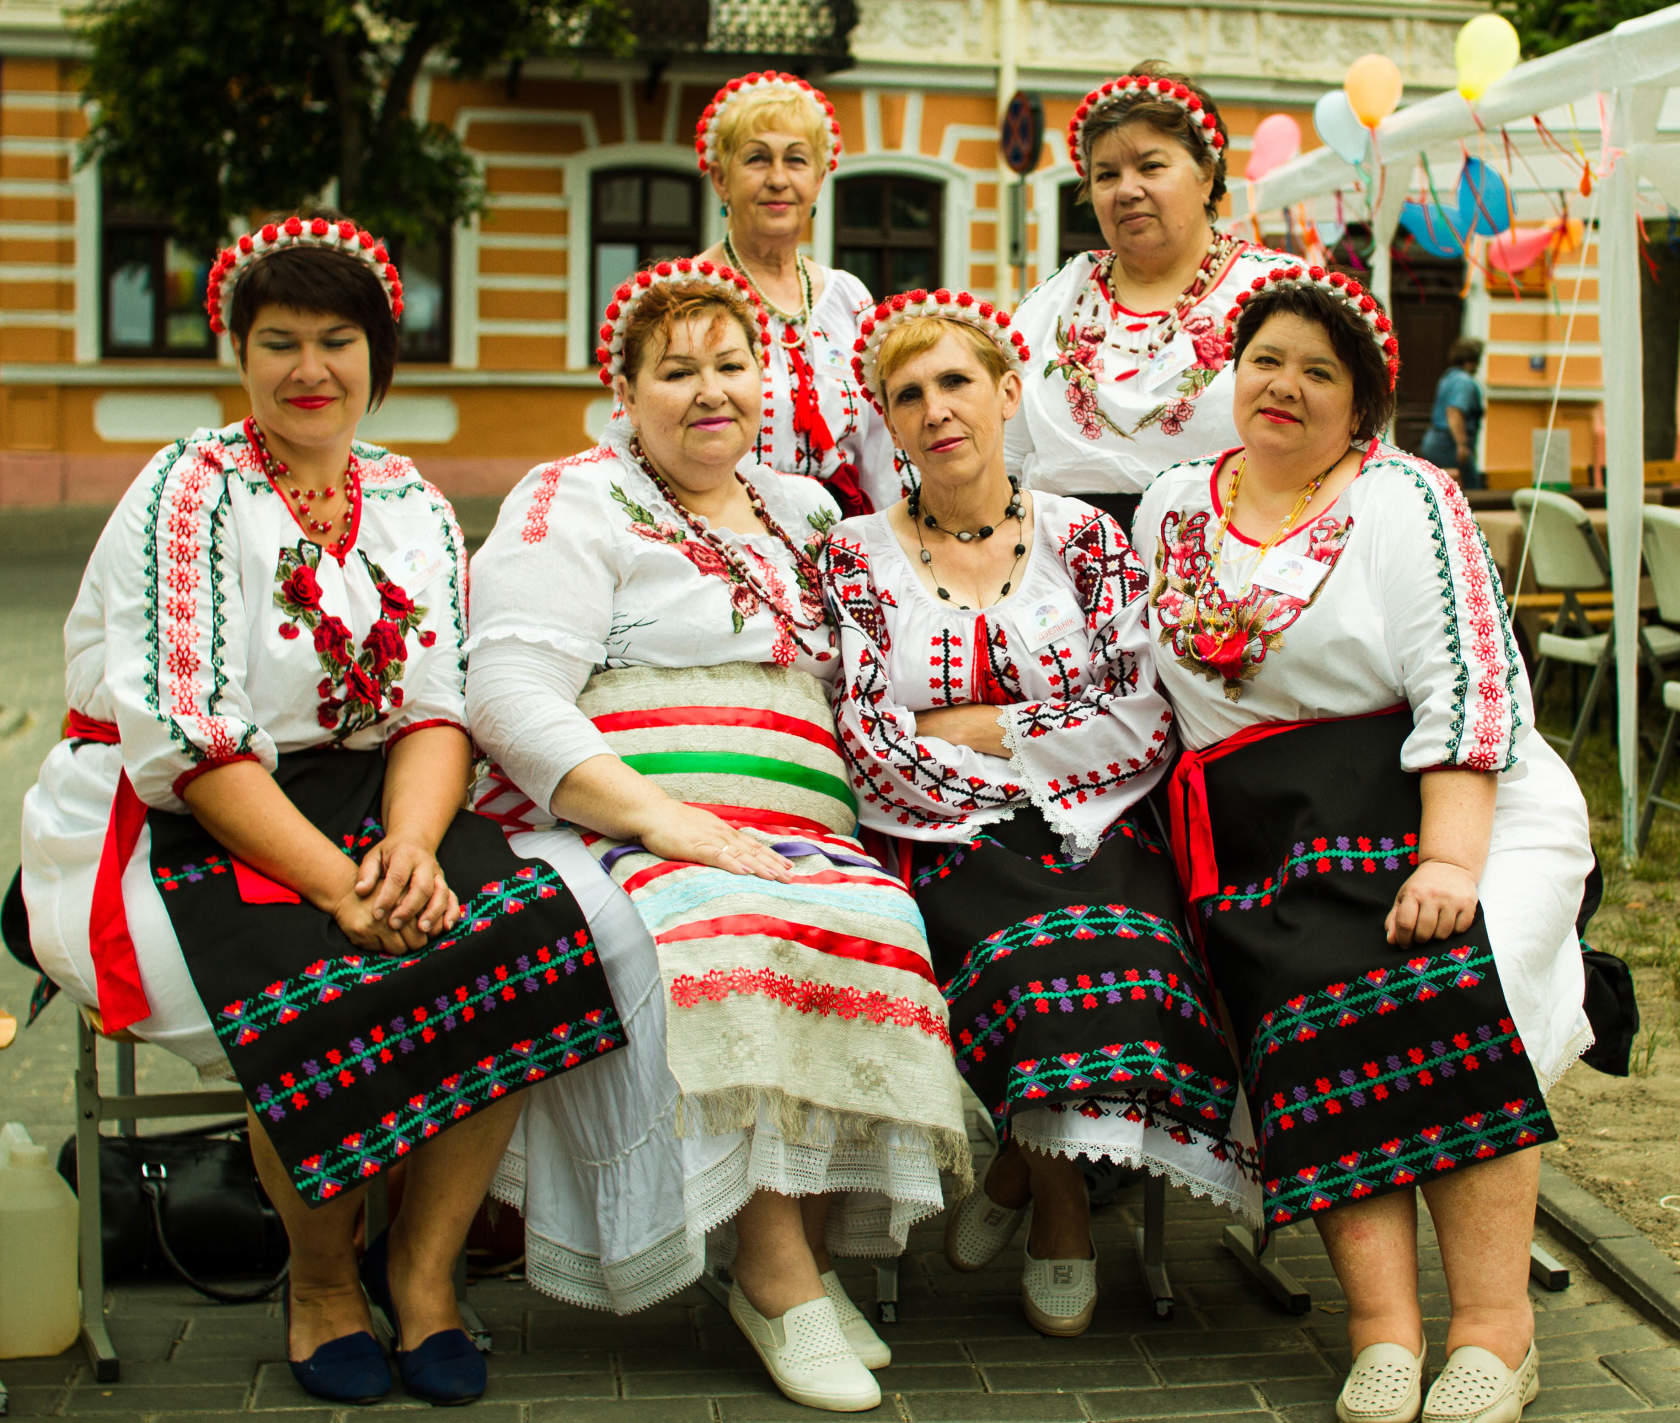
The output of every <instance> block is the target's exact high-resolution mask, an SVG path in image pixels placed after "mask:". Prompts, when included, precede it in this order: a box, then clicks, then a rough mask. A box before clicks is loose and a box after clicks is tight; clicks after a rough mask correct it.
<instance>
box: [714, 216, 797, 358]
mask: <svg viewBox="0 0 1680 1423" xmlns="http://www.w3.org/2000/svg"><path fill="white" fill-rule="evenodd" d="M723 255H724V259H725V260H726V261H727V262H728V263H729V265H730V266H731V267H733V268H734V269H735V270H736V271H737V272H739V273H740V274H741V275H742V276H743V277H745V278H746V279H747V281H748V282H750V283H751V284H752V289H753V290H754V291H755V292H757V293H758V299H759V300H760V301H761V302H763V303H764V309H765V310H766V311H768V312H769V313H770V314H771V315H772V316H774V317H776V318H777V319H778V320H780V321H781V322H782V323H783V324H784V325H787V326H798V327H799V328H800V329H801V334H800V336H799V339H798V340H797V341H794V342H793V343H792V344H793V345H795V346H797V345H799V344H801V342H803V341H804V339H805V337H804V334H803V330H804V326H805V323H806V322H808V321H809V320H810V319H811V273H810V271H809V269H808V268H807V267H806V266H805V258H804V256H803V255H801V254H800V253H798V252H795V253H794V254H793V260H794V265H795V266H796V267H797V268H798V269H799V310H798V311H783V310H782V309H781V307H779V306H777V305H776V303H775V302H773V301H771V300H770V298H769V297H768V296H766V295H765V294H764V288H763V287H761V286H759V284H758V279H757V278H756V277H754V276H753V274H752V272H751V270H750V269H749V268H748V267H747V264H746V263H745V262H744V261H743V260H742V259H741V254H740V253H739V252H737V251H736V250H735V244H734V242H733V241H732V240H731V239H730V236H729V234H728V233H727V232H726V233H724V234H723ZM783 344H784V345H786V344H788V342H787V341H786V338H785V337H784V339H783Z"/></svg>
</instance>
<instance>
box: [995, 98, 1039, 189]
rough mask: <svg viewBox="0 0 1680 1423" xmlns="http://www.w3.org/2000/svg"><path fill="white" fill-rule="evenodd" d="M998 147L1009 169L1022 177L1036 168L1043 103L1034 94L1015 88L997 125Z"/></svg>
mask: <svg viewBox="0 0 1680 1423" xmlns="http://www.w3.org/2000/svg"><path fill="white" fill-rule="evenodd" d="M998 147H999V148H1001V149H1002V150H1003V161H1004V162H1005V163H1007V164H1008V165H1009V167H1010V170H1011V171H1012V172H1016V173H1020V174H1021V175H1022V176H1025V175H1026V174H1028V173H1030V172H1032V171H1033V169H1034V168H1036V167H1038V160H1039V158H1040V157H1042V156H1043V153H1044V105H1043V104H1041V103H1039V101H1038V95H1036V94H1029V93H1027V91H1026V90H1025V89H1019V90H1017V91H1016V93H1015V97H1014V98H1013V99H1011V100H1010V101H1009V107H1008V108H1007V109H1005V110H1004V111H1003V122H1002V123H1001V124H1000V125H999V126H998Z"/></svg>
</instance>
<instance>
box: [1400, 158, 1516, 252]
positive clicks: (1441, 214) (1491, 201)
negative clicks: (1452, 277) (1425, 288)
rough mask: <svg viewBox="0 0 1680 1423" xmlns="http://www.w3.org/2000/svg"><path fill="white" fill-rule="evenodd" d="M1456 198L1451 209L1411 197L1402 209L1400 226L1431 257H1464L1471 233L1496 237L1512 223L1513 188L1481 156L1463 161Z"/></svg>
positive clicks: (1454, 195)
mask: <svg viewBox="0 0 1680 1423" xmlns="http://www.w3.org/2000/svg"><path fill="white" fill-rule="evenodd" d="M1453 197H1454V199H1455V201H1454V205H1453V207H1452V209H1451V210H1450V211H1444V210H1443V209H1442V208H1441V207H1438V206H1437V205H1436V204H1435V203H1433V202H1419V201H1418V200H1416V199H1415V198H1408V199H1407V200H1406V202H1405V205H1404V206H1403V207H1402V208H1401V209H1400V225H1401V226H1402V227H1403V228H1405V229H1406V231H1407V232H1409V233H1411V235H1412V238H1413V240H1414V241H1416V243H1417V245H1418V246H1419V247H1421V248H1423V250H1424V251H1425V252H1427V253H1429V255H1430V256H1432V257H1462V256H1463V255H1464V239H1465V238H1466V237H1468V236H1470V234H1471V233H1476V232H1479V233H1481V234H1483V235H1484V236H1486V237H1497V236H1498V235H1499V234H1500V233H1501V232H1504V231H1505V230H1506V229H1507V228H1509V227H1510V226H1511V223H1512V221H1513V219H1514V216H1515V214H1514V213H1513V212H1512V210H1511V190H1510V189H1509V188H1508V187H1507V186H1506V184H1505V180H1504V179H1503V178H1501V177H1500V176H1499V174H1498V173H1496V172H1495V171H1494V170H1493V169H1492V168H1489V167H1488V166H1487V164H1485V163H1484V162H1482V160H1481V159H1480V158H1466V159H1465V160H1464V170H1463V171H1462V172H1461V173H1460V174H1459V175H1458V189H1457V191H1456V192H1455V193H1454V194H1453Z"/></svg>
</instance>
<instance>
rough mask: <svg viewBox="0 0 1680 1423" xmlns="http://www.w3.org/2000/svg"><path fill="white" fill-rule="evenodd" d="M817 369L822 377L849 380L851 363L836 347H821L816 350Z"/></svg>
mask: <svg viewBox="0 0 1680 1423" xmlns="http://www.w3.org/2000/svg"><path fill="white" fill-rule="evenodd" d="M817 369H818V370H820V371H821V372H822V373H823V374H824V375H831V376H839V377H841V378H842V379H849V378H850V377H851V374H852V363H851V362H850V361H849V360H847V359H846V355H845V353H844V352H843V351H841V349H840V348H839V347H838V346H822V347H819V348H818V350H817Z"/></svg>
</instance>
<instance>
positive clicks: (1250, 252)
mask: <svg viewBox="0 0 1680 1423" xmlns="http://www.w3.org/2000/svg"><path fill="white" fill-rule="evenodd" d="M1108 256H1109V254H1108V253H1107V252H1081V253H1079V254H1078V255H1077V256H1075V257H1071V258H1069V259H1068V261H1067V262H1065V263H1064V264H1063V266H1062V268H1061V270H1060V271H1058V272H1057V273H1056V274H1055V275H1054V276H1052V277H1049V278H1048V279H1046V280H1045V281H1043V282H1041V283H1040V284H1039V285H1038V286H1036V287H1035V288H1033V290H1032V291H1030V292H1028V293H1027V295H1026V297H1025V299H1024V300H1023V301H1022V302H1021V305H1020V308H1019V309H1018V310H1017V311H1016V313H1015V329H1016V330H1018V331H1020V332H1022V333H1023V334H1025V336H1026V338H1027V342H1028V344H1029V345H1030V346H1031V348H1032V360H1031V361H1029V362H1028V370H1027V379H1026V381H1025V389H1024V391H1023V398H1022V401H1021V410H1020V413H1019V414H1018V415H1017V416H1016V418H1015V419H1013V420H1011V421H1010V422H1009V424H1008V425H1007V426H1005V427H1004V460H1005V463H1006V464H1007V466H1008V468H1009V472H1010V473H1011V474H1014V475H1017V476H1019V477H1020V479H1021V481H1022V483H1023V484H1026V485H1028V486H1029V487H1031V488H1033V489H1047V490H1051V491H1053V492H1055V493H1058V494H1074V495H1078V494H1109V493H1114V494H1136V493H1138V492H1140V491H1141V490H1143V489H1146V488H1148V486H1149V482H1150V481H1151V480H1152V479H1154V478H1155V476H1156V475H1157V474H1159V473H1160V472H1161V471H1162V470H1163V469H1165V468H1166V467H1167V466H1168V465H1171V464H1176V463H1178V462H1179V461H1180V460H1183V459H1194V458H1196V457H1197V456H1200V455H1204V454H1211V453H1212V452H1214V451H1215V450H1222V449H1226V448H1228V447H1229V446H1231V445H1234V444H1236V443H1237V432H1236V426H1235V424H1234V423H1233V421H1232V418H1231V399H1232V388H1233V381H1234V376H1233V374H1232V372H1231V370H1230V369H1229V363H1228V362H1227V361H1226V359H1225V340H1224V336H1225V318H1226V315H1227V314H1228V313H1229V312H1230V310H1231V308H1232V307H1233V306H1234V305H1235V304H1236V300H1237V293H1238V292H1240V291H1243V290H1246V289H1247V287H1248V286H1249V284H1250V283H1251V282H1252V281H1253V280H1254V278H1255V277H1257V276H1261V275H1263V274H1264V273H1266V272H1268V271H1270V270H1271V269H1272V268H1273V267H1275V266H1278V265H1281V264H1284V263H1288V262H1291V261H1293V260H1294V259H1293V258H1291V257H1289V256H1288V255H1286V254H1285V253H1281V252H1273V251H1272V250H1271V249H1270V248H1266V247H1256V246H1253V245H1248V244H1245V245H1244V246H1243V248H1242V249H1241V250H1240V251H1239V252H1238V253H1237V255H1236V257H1234V258H1233V259H1232V260H1231V262H1230V264H1229V265H1228V266H1227V267H1226V269H1225V272H1224V274H1223V275H1222V276H1221V277H1220V279H1219V280H1218V282H1217V283H1215V285H1214V286H1213V287H1211V288H1210V289H1209V290H1208V291H1206V292H1204V293H1203V295H1202V297H1201V299H1200V300H1199V301H1198V302H1197V303H1196V304H1195V305H1194V306H1193V307H1191V308H1190V310H1189V311H1188V313H1186V314H1185V316H1184V318H1183V320H1182V321H1181V322H1180V323H1179V325H1178V329H1177V330H1176V331H1174V333H1173V335H1172V339H1171V340H1169V341H1168V342H1167V343H1166V344H1165V345H1164V346H1163V347H1162V348H1161V350H1160V351H1159V352H1157V353H1156V354H1155V356H1154V357H1153V358H1149V357H1148V349H1149V347H1150V345H1151V344H1152V343H1153V341H1154V340H1155V339H1156V337H1157V336H1158V334H1159V333H1160V332H1161V331H1162V329H1163V328H1164V327H1166V325H1167V324H1168V321H1169V318H1170V313H1168V312H1165V311H1156V312H1134V311H1130V310H1128V309H1127V308H1126V307H1123V306H1121V305H1120V304H1119V303H1118V302H1117V301H1115V300H1114V299H1113V298H1112V296H1111V294H1110V292H1109V289H1108V287H1107V285H1106V284H1105V283H1104V281H1103V273H1104V271H1105V269H1106V261H1105V259H1107V258H1108Z"/></svg>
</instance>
